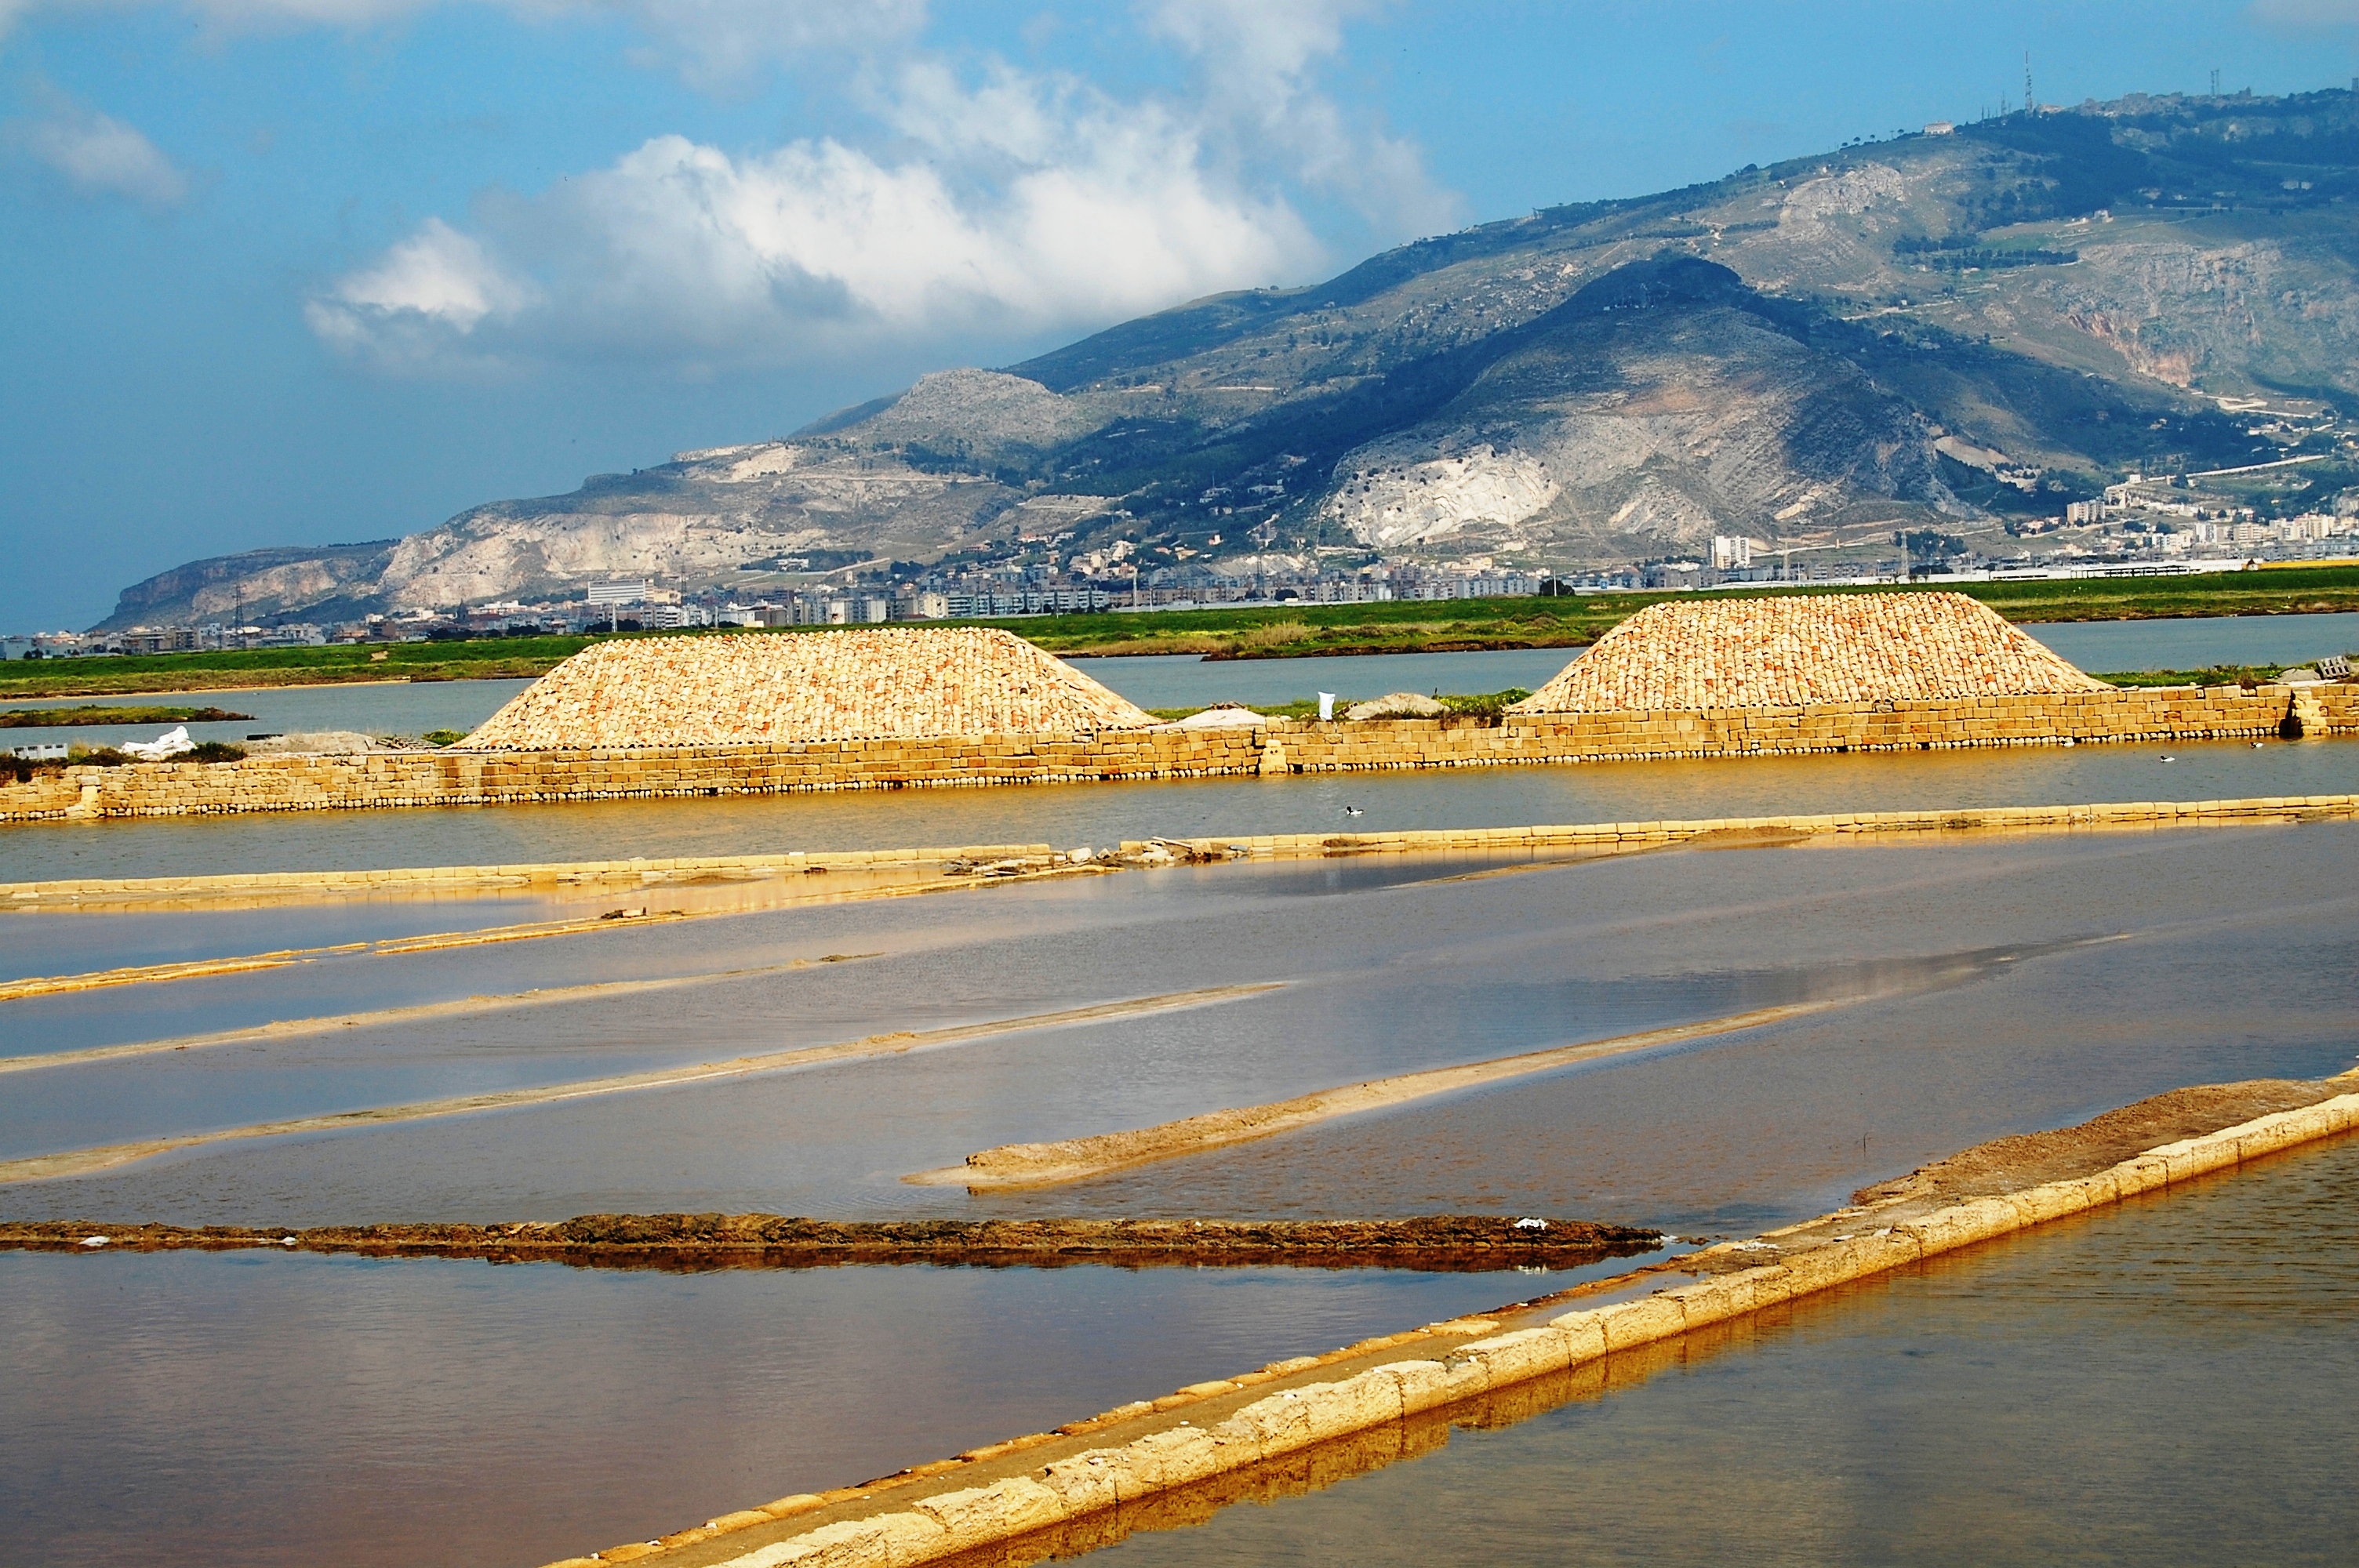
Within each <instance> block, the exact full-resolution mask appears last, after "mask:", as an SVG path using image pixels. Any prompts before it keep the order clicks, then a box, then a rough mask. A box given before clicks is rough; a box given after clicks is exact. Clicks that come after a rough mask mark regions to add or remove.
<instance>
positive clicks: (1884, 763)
mask: <svg viewBox="0 0 2359 1568" xmlns="http://www.w3.org/2000/svg"><path fill="white" fill-rule="evenodd" d="M2165 758H2169V759H2171V760H2170V761H2165V760H2164V759H2165ZM2354 790H2359V745H2354V744H2352V743H2351V742H2349V741H2295V742H2279V741H2269V742H2267V744H2265V745H2263V746H2261V747H2260V748H2259V749H2258V750H2256V749H2255V747H2254V745H2253V743H2252V742H2250V741H2175V742H2172V743H2170V744H2169V745H2152V744H2137V745H2107V746H2074V747H2057V746H2042V747H2024V748H2019V749H2010V750H2004V751H1958V752H1879V753H1875V754H1871V755H1860V756H1848V755H1845V756H1830V755H1819V756H1803V757H1729V758H1720V759H1715V760H1711V761H1690V762H1587V763H1580V764H1572V765H1564V766H1550V767H1517V768H1449V769H1437V770H1428V771H1423V772H1416V773H1355V774H1348V775H1347V774H1318V775H1312V774H1304V775H1301V776H1299V777H1294V776H1289V777H1287V778H1276V779H1259V778H1237V779H1192V780H1168V781H1157V782H1149V783H1136V784H1043V785H1035V786H1020V787H1008V788H995V789H919V790H873V791H872V790H862V791H847V792H844V793H842V794H832V795H763V796H734V797H724V798H720V799H710V800H702V799H700V800H643V801H592V802H582V803H580V804H574V805H565V806H479V807H443V808H436V809H431V810H415V811H332V812H299V813H274V814H270V815H266V816H180V817H151V818H147V819H144V820H139V821H113V822H95V823H37V824H27V825H24V826H19V827H0V881H46V880H50V879H60V878H70V877H134V876H198V875H205V874H209V873H217V872H227V871H326V870H364V869H373V868H377V867H386V866H448V865H514V864H517V863H520V862H528V861H551V860H613V859H620V858H622V857H625V856H629V855H645V856H647V857H649V858H651V859H661V858H667V857H672V856H682V855H746V854H777V853H783V852H786V851H788V850H793V849H807V850H824V849H834V850H842V849H891V848H901V847H917V846H938V847H955V846H958V845H965V844H1027V843H1047V844H1050V845H1054V846H1055V847H1057V848H1060V849H1070V848H1073V847H1075V846H1079V845H1084V844H1086V845H1093V846H1110V845H1113V844H1116V843H1119V842H1121V841H1122V840H1124V839H1144V838H1154V837H1157V836H1158V835H1159V836H1162V837H1167V838H1192V837H1197V836H1209V835H1214V834H1223V833H1225V834H1232V835H1234V836H1236V837H1240V838H1243V837H1246V836H1248V835H1253V834H1262V833H1318V832H1335V831H1346V830H1351V831H1362V832H1377V831H1383V830H1387V829H1395V828H1408V827H1521V826H1528V825H1531V824H1535V823H1560V824H1561V823H1579V822H1652V821H1658V820H1662V819H1666V818H1674V819H1675V818H1713V817H1722V816H1777V815H1783V814H1800V815H1808V814H1815V813H1821V812H1849V811H1904V810H1936V809H1942V808H1946V807H1952V806H1954V807H1970V806H2043V805H2055V804H2059V803H2064V802H2084V801H2112V800H2215V799H2223V798H2228V797H2235V796H2255V795H2335V794H2349V793H2352V792H2353V791H2354ZM1347 806H1358V807H1359V808H1360V809H1361V811H1362V813H1363V815H1362V816H1348V815H1346V812H1345V808H1346V807H1347ZM0 918H5V917H0ZM0 940H5V935H0Z"/></svg>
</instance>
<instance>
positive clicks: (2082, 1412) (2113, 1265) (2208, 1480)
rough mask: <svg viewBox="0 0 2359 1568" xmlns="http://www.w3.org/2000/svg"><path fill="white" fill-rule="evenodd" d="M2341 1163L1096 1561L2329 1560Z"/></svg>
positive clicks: (1793, 1332) (1897, 1291)
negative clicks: (1324, 1489) (1308, 1494)
mask: <svg viewBox="0 0 2359 1568" xmlns="http://www.w3.org/2000/svg"><path fill="white" fill-rule="evenodd" d="M2354 1331H2359V1139H2352V1138H2344V1139H2343V1140H2340V1141H2337V1142H2336V1143H2333V1144H2331V1145H2327V1146H2323V1147H2319V1148H2314V1149H2311V1150H2308V1151H2303V1152H2296V1153H2294V1154H2292V1155H2289V1156H2286V1157H2281V1158H2279V1159H2277V1160H2274V1161H2271V1162H2267V1163H2266V1164H2263V1165H2259V1166H2255V1167H2248V1168H2246V1169H2245V1171H2243V1172H2239V1173H2229V1174H2225V1175H2222V1176H2216V1177H2212V1178H2210V1179H2208V1180H2206V1181H2203V1182H2201V1183H2197V1184H2193V1185H2190V1186H2188V1187H2182V1188H2178V1189H2174V1190H2172V1191H2171V1192H2169V1194H2167V1195H2154V1196H2150V1197H2147V1198H2143V1199H2140V1200H2138V1201H2136V1202H2135V1203H2132V1204H2129V1205H2125V1206H2122V1207H2119V1208H2115V1209H2110V1210H2104V1211H2100V1212H2099V1213H2097V1214H2095V1215H2093V1216H2090V1217H2085V1218H2083V1219H2081V1220H2076V1221H2070V1222H2066V1223H2064V1224H2061V1225H2058V1226H2054V1227H2048V1228H2046V1229H2042V1230H2038V1231H2034V1232H2030V1233H2027V1234H2025V1235H2022V1236H2018V1237H2016V1238H2011V1239H2008V1240H2005V1241H2001V1242H1996V1243H1992V1244H1986V1245H1984V1246H1981V1247H1977V1248H1973V1249H1970V1250H1968V1251H1966V1252H1964V1253H1961V1254H1952V1255H1951V1256H1950V1257H1947V1258H1944V1259H1941V1260H1937V1261H1936V1262H1934V1263H1932V1264H1930V1265H1926V1266H1921V1267H1919V1268H1916V1269H1912V1270H1908V1271H1903V1272H1901V1273H1898V1274H1896V1275H1892V1276H1887V1277H1886V1278H1885V1279H1883V1280H1880V1281H1871V1282H1869V1283H1867V1284H1864V1285H1860V1286H1854V1287H1851V1288H1848V1289H1846V1290H1844V1291H1843V1292H1835V1293H1832V1294H1831V1295H1829V1296H1828V1297H1826V1298H1824V1299H1821V1300H1819V1301H1813V1302H1808V1303H1802V1304H1800V1305H1799V1306H1797V1307H1795V1308H1793V1309H1790V1310H1789V1311H1788V1312H1787V1313H1784V1314H1777V1317H1776V1318H1774V1319H1768V1320H1756V1323H1755V1324H1753V1325H1747V1326H1745V1327H1743V1328H1740V1329H1739V1330H1737V1331H1736V1332H1734V1334H1731V1335H1729V1336H1725V1337H1723V1338H1721V1339H1719V1340H1718V1341H1716V1342H1712V1343H1703V1344H1695V1345H1691V1346H1690V1347H1688V1348H1687V1349H1686V1350H1685V1351H1684V1353H1683V1354H1681V1355H1680V1356H1679V1357H1677V1358H1676V1359H1675V1360H1674V1361H1673V1363H1672V1364H1671V1365H1670V1366H1669V1367H1668V1368H1665V1369H1663V1370H1660V1371H1658V1372H1657V1373H1655V1374H1654V1375H1652V1376H1650V1377H1645V1378H1644V1379H1640V1380H1628V1381H1624V1382H1623V1383H1622V1384H1621V1386H1617V1387H1615V1388H1614V1391H1612V1392H1610V1393H1604V1394H1589V1395H1586V1396H1585V1397H1579V1398H1575V1399H1573V1400H1571V1402H1569V1403H1566V1404H1564V1405H1562V1406H1560V1407H1559V1408H1558V1409H1556V1410H1553V1411H1549V1412H1548V1413H1546V1414H1542V1415H1539V1416H1537V1417H1535V1418H1533V1419H1530V1420H1527V1421H1524V1422H1520V1423H1518V1424H1516V1425H1512V1426H1508V1427H1506V1428H1504V1429H1500V1430H1493V1431H1473V1430H1467V1429H1460V1430H1457V1431H1454V1432H1452V1433H1451V1434H1450V1439H1449V1444H1448V1446H1447V1447H1446V1448H1445V1449H1443V1450H1441V1451H1440V1452H1439V1453H1432V1454H1427V1455H1426V1456H1424V1457H1422V1458H1419V1459H1416V1460H1413V1461H1410V1462H1407V1463H1403V1464H1398V1465H1393V1466H1391V1467H1390V1468H1387V1469H1385V1470H1381V1471H1377V1472H1375V1473H1374V1474H1371V1475H1366V1476H1360V1477H1358V1478H1355V1479H1353V1480H1349V1481H1345V1482H1343V1483H1342V1484H1339V1485H1337V1486H1334V1487H1331V1488H1330V1489H1328V1490H1326V1491H1323V1492H1319V1493H1315V1494H1312V1495H1310V1496H1305V1497H1299V1498H1289V1499H1287V1500H1284V1501H1281V1502H1279V1503H1277V1505H1276V1506H1275V1507H1269V1508H1231V1509H1227V1510H1225V1511H1223V1512H1222V1513H1221V1514H1219V1515H1217V1516H1215V1517H1214V1518H1213V1519H1212V1520H1211V1521H1210V1522H1208V1523H1206V1524H1204V1525H1202V1526H1201V1527H1198V1528H1195V1529H1189V1530H1174V1531H1169V1532H1165V1533H1158V1534H1148V1535H1139V1536H1135V1537H1133V1538H1132V1539H1131V1540H1130V1541H1127V1542H1125V1543H1123V1544H1122V1545H1119V1546H1116V1547H1114V1548H1113V1549H1111V1550H1110V1551H1108V1552H1102V1553H1098V1554H1096V1558H1097V1560H1098V1561H1103V1562H1104V1563H1107V1564H1109V1568H1112V1565H1115V1564H1125V1565H1132V1564H1135V1565H1137V1568H1150V1565H1155V1564H1173V1565H1180V1564H1190V1565H1192V1564H1197V1563H1355V1564H1356V1563H1417V1564H1424V1563H1434V1562H1445V1561H1446V1562H1479V1563H1567V1562H1579V1563H1648V1564H1666V1563H1668V1564H1678V1563H1733V1562H1744V1563H1829V1562H1847V1563H2158V1564H2160V1563H2170V1564H2180V1563H2206V1564H2208V1563H2256V1562H2267V1563H2348V1562H2350V1561H2351V1552H2352V1541H2353V1539H2354V1533H2359V1497H2354V1493H2353V1491H2352V1488H2351V1486H2350V1473H2349V1472H2350V1463H2351V1458H2352V1456H2353V1454H2359V1402H2354V1400H2352V1398H2351V1390H2352V1389H2353V1388H2354V1387H2359V1332H2354Z"/></svg>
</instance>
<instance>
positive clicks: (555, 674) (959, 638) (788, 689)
mask: <svg viewBox="0 0 2359 1568" xmlns="http://www.w3.org/2000/svg"><path fill="white" fill-rule="evenodd" d="M1154 722H1155V719H1154V716H1153V715H1152V714H1149V713H1147V712H1145V711H1143V710H1141V709H1139V708H1134V707H1132V706H1131V705H1130V704H1129V703H1128V702H1125V701H1124V700H1123V699H1122V698H1121V697H1116V696H1115V695H1114V693H1113V692H1110V691H1108V690H1107V689H1106V688H1105V687H1102V686H1100V685H1099V684H1098V683H1097V682H1095V681H1093V680H1092V679H1090V677H1089V676H1085V675H1082V674H1081V673H1080V672H1079V671H1077V670H1075V669H1074V668H1073V667H1072V666H1071V665H1068V664H1066V663H1065V662H1064V661H1063V660H1061V659H1058V658H1054V657H1051V656H1050V655H1049V654H1044V653H1042V652H1041V651H1040V650H1039V649H1038V648H1036V647H1034V646H1033V645H1032V644H1031V643H1027V642H1026V641H1024V640H1023V639H1022V638H1021V637H1018V636H1016V635H1015V634H1014V633H1008V632H999V631H988V630H984V629H981V628H966V627H941V628H923V627H908V628H900V627H896V628H892V629H889V630H867V629H864V630H861V631H856V632H853V631H847V632H799V633H744V634H731V635H725V636H694V637H647V638H634V639H630V640H627V641H619V642H612V643H598V644H596V645H595V646H592V647H589V648H584V649H583V650H582V652H580V653H578V654H574V655H573V656H572V657H571V658H570V659H568V660H566V661H565V662H564V663H563V664H561V665H558V666H557V667H556V668H555V669H553V670H551V671H549V674H547V675H545V676H541V678H540V679H539V680H538V681H535V682H534V683H533V684H532V685H531V686H530V687H527V688H526V689H525V690H524V691H523V692H521V693H519V694H518V695H517V696H516V698H515V700H513V701H511V702H510V703H509V704H508V705H507V706H506V708H501V709H500V710H499V711H498V712H497V713H495V714H494V715H492V717H491V718H490V719H487V720H485V721H484V726H483V728H481V729H479V730H476V731H475V732H474V733H473V735H470V736H469V737H467V739H466V741H465V742H464V744H466V745H468V746H473V747H486V748H497V749H503V750H508V751H535V752H538V751H570V750H574V749H577V748H581V747H590V746H600V747H614V746H760V745H777V744H783V743H787V742H792V741H866V740H882V739H887V738H892V739H902V740H909V739H925V738H931V737H939V736H953V735H1042V734H1058V733H1062V734H1071V733H1072V732H1074V731H1076V730H1129V729H1143V728H1145V727H1146V726H1147V725H1151V724H1153V723H1154Z"/></svg>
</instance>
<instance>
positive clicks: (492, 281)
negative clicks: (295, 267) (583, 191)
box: [304, 218, 535, 363]
mask: <svg viewBox="0 0 2359 1568" xmlns="http://www.w3.org/2000/svg"><path fill="white" fill-rule="evenodd" d="M534 298H535V293H534V290H533V287H532V286H531V285H530V284H528V283H525V282H521V281H519V280H517V279H516V278H512V277H510V276H507V275H506V274H505V273H503V272H502V271H501V270H500V269H499V268H498V267H497V266H496V265H494V264H493V262H492V260H491V258H490V257H489V256H488V255H486V254H484V247H483V245H482V244H481V243H478V242H477V241H475V240H473V239H470V238H469V237H468V236H466V235H465V234H462V233H460V232H458V231H457V230H455V229H453V228H451V226H450V225H449V224H448V223H445V222H442V220H441V219H440V218H429V219H428V220H427V221H426V222H425V224H424V226H423V227H421V228H420V229H419V231H418V232H417V233H416V234H414V235H412V236H410V237H409V238H408V239H407V240H404V241H403V242H402V243H399V244H397V245H396V246H394V247H393V248H392V249H391V250H390V251H387V252H386V254H385V258H384V259H383V260H382V261H380V262H378V263H377V264H376V265H375V266H372V267H366V268H364V269H363V270H361V271H359V272H356V273H353V274H351V275H350V276H346V277H345V278H343V279H342V281H341V282H339V283H338V284H337V285H336V287H334V288H333V289H332V290H330V291H329V292H328V293H326V294H324V295H322V296H321V297H318V298H315V299H313V300H312V301H310V304H309V305H307V306H306V307H305V308H304V317H305V319H307V320H309V321H310V325H311V330H313V331H314V332H317V333H318V334H319V335H320V336H321V338H323V339H325V340H326V341H329V342H330V343H332V344H334V345H335V346H337V347H338V348H340V349H344V350H346V351H352V352H356V353H365V354H368V355H370V356H372V357H374V358H376V359H378V360H380V361H383V362H428V363H430V362H439V361H440V360H441V359H442V358H444V357H445V356H446V355H447V353H448V351H449V349H450V346H451V344H452V343H453V342H455V341H462V340H464V339H466V338H467V337H468V336H469V335H470V334H472V333H473V331H474V330H475V329H476V328H477V327H478V326H480V325H481V324H482V323H483V322H484V319H486V318H487V317H497V318H506V317H511V316H513V315H515V314H516V312H518V311H520V310H523V309H525V308H527V307H528V306H530V305H531V304H532V303H533V300H534ZM471 357H473V356H471Z"/></svg>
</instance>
